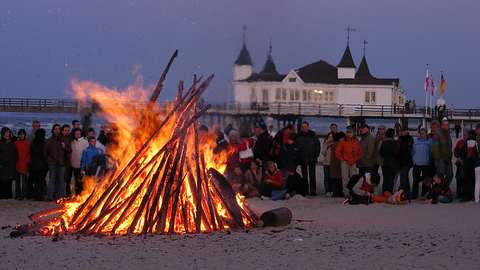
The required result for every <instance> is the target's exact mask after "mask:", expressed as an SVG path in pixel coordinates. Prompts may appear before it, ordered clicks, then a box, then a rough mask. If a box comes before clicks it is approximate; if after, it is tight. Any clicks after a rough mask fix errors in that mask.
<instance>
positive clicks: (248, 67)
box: [233, 26, 253, 81]
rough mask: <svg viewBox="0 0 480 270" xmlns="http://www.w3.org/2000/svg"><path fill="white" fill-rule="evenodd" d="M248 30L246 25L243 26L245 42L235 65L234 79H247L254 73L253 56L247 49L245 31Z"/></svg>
mask: <svg viewBox="0 0 480 270" xmlns="http://www.w3.org/2000/svg"><path fill="white" fill-rule="evenodd" d="M246 30H247V27H246V26H243V42H242V43H243V44H242V49H241V50H240V53H239V54H238V57H237V60H235V64H234V65H233V80H234V81H240V80H245V79H247V78H248V77H250V76H251V75H252V72H253V65H252V58H251V57H250V52H249V51H248V49H247V45H246V38H245V32H246Z"/></svg>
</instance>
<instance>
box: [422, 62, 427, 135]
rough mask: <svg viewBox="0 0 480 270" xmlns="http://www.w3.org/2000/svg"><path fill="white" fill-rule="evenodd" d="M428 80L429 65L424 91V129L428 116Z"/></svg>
mask: <svg viewBox="0 0 480 270" xmlns="http://www.w3.org/2000/svg"><path fill="white" fill-rule="evenodd" d="M427 78H428V64H427V74H426V76H425V82H424V84H425V87H424V89H423V90H424V91H425V113H424V114H423V127H425V128H426V127H427V118H426V117H427V114H428V96H427V95H428V87H427V86H426V84H427V82H426V81H427Z"/></svg>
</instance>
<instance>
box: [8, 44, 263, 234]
mask: <svg viewBox="0 0 480 270" xmlns="http://www.w3.org/2000/svg"><path fill="white" fill-rule="evenodd" d="M176 56H177V52H175V53H174V55H172V57H171V59H170V61H169V63H168V65H167V67H166V69H165V70H164V72H162V75H161V77H160V80H159V82H158V84H157V86H156V87H155V90H154V91H153V93H152V96H151V97H150V99H149V105H148V106H147V107H146V109H145V110H144V111H143V112H142V113H140V114H133V115H136V116H135V117H137V118H138V119H137V118H135V120H136V121H137V124H138V125H141V126H142V129H144V131H146V132H148V134H149V135H148V136H143V137H142V136H138V137H133V138H132V140H133V141H131V142H130V141H129V142H130V143H128V145H126V148H125V149H123V148H122V151H120V152H119V153H121V154H120V155H119V156H117V157H116V158H118V159H119V160H120V161H119V162H118V164H119V166H118V168H117V169H116V170H114V171H112V172H110V173H108V174H106V175H105V176H104V177H103V178H102V179H101V180H100V182H99V183H97V184H96V186H95V187H94V188H92V189H91V190H90V192H89V193H86V194H83V195H81V196H77V197H74V198H70V199H66V200H62V202H61V203H60V205H59V207H58V208H54V209H49V210H45V211H42V212H39V213H36V214H33V215H32V216H31V219H32V220H33V221H34V223H32V224H27V225H22V226H18V227H17V229H16V230H15V231H14V232H12V236H19V235H24V234H40V235H54V234H58V235H63V234H65V233H66V234H68V233H70V234H71V233H84V234H107V235H112V234H119V235H124V234H146V233H192V232H196V233H200V232H211V231H217V230H229V229H247V228H249V227H252V226H253V225H255V222H256V221H257V217H256V216H255V214H254V213H253V212H252V211H251V210H250V209H249V208H248V207H247V206H246V205H245V203H244V202H243V199H242V198H241V196H240V195H239V194H235V192H234V191H233V189H232V187H231V186H230V184H229V183H228V181H227V180H226V179H225V177H224V176H223V175H222V174H221V173H220V172H219V170H223V169H225V163H226V153H225V158H224V160H223V161H218V160H216V158H218V157H217V156H219V154H218V153H216V154H215V155H214V154H213V149H211V148H209V147H208V145H207V144H205V145H204V144H203V143H202V140H201V139H200V138H199V133H198V130H197V128H198V119H199V117H200V116H201V115H202V114H204V113H205V112H206V111H207V110H208V109H209V106H208V105H207V106H204V107H200V106H199V104H198V102H199V100H200V96H201V95H202V93H203V92H204V91H205V90H206V89H207V87H208V85H209V84H210V82H211V80H212V79H213V75H211V76H208V77H206V78H205V79H203V77H200V78H197V77H196V76H194V79H193V82H192V85H191V86H190V87H189V88H188V90H187V91H186V92H185V93H184V89H183V82H180V83H179V85H178V92H177V98H176V99H175V101H174V102H173V103H172V104H171V106H168V107H167V112H166V113H165V114H164V115H158V114H155V113H154V112H158V111H159V110H150V109H151V108H153V106H157V105H156V100H157V98H158V96H159V94H160V92H161V90H162V89H163V84H164V81H165V78H166V74H167V72H168V70H169V69H170V66H171V64H172V62H173V60H174V59H175V57H176ZM125 111H128V110H125ZM105 113H108V112H105ZM115 116H116V115H111V117H115ZM127 116H129V115H126V116H125V115H123V117H127ZM131 117H133V116H131ZM139 138H141V139H139ZM220 156H221V155H220Z"/></svg>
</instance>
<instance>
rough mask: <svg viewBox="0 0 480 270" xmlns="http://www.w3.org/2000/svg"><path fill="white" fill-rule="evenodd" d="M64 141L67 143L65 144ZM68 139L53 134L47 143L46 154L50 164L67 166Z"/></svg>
mask: <svg viewBox="0 0 480 270" xmlns="http://www.w3.org/2000/svg"><path fill="white" fill-rule="evenodd" d="M62 143H63V144H64V145H65V146H63V145H62ZM68 145H69V144H68V141H67V139H65V138H63V137H62V136H52V137H50V138H49V139H48V140H47V142H46V143H45V149H44V156H45V158H46V160H47V163H48V165H59V166H65V165H66V163H67V162H66V161H67V157H68V149H67V147H68Z"/></svg>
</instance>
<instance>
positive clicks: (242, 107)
mask: <svg viewBox="0 0 480 270" xmlns="http://www.w3.org/2000/svg"><path fill="white" fill-rule="evenodd" d="M209 104H211V106H212V107H211V109H210V110H209V111H208V112H207V113H206V115H207V116H206V117H207V118H210V122H212V123H213V122H217V123H225V121H226V119H235V121H240V122H242V121H243V122H244V121H252V120H254V119H256V118H260V117H267V116H268V117H272V118H274V119H276V120H277V121H279V122H283V123H285V122H287V123H295V122H297V121H298V120H299V119H302V118H305V117H330V118H348V119H351V120H352V121H353V122H356V121H358V120H359V119H398V120H399V121H407V122H408V119H412V120H413V119H416V120H421V119H426V120H427V121H431V120H432V119H435V118H436V117H437V115H436V113H435V112H434V111H431V108H427V109H425V107H416V108H408V109H407V108H405V107H404V106H384V105H356V104H309V103H268V104H239V103H233V102H231V103H209ZM160 106H161V104H160ZM95 107H96V106H92V105H91V104H90V105H88V106H87V107H82V106H81V104H80V102H79V101H77V100H75V99H46V98H43V99H34V98H0V112H34V113H82V112H83V111H95ZM432 113H433V114H432ZM444 116H445V117H447V118H448V119H449V120H452V121H456V122H462V123H464V122H470V123H472V122H480V109H468V108H462V109H457V108H456V109H447V111H446V112H445V113H444Z"/></svg>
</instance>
